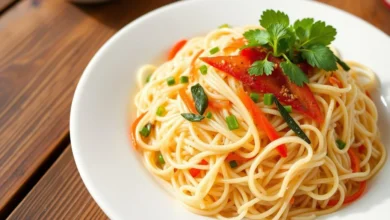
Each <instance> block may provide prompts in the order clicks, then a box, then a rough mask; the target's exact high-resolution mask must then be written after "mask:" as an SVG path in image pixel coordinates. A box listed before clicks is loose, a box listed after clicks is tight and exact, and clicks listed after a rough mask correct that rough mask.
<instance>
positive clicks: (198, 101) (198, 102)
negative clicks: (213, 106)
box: [191, 83, 209, 115]
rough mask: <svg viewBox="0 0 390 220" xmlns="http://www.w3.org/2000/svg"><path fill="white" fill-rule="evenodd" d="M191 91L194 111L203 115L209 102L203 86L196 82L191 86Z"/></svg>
mask: <svg viewBox="0 0 390 220" xmlns="http://www.w3.org/2000/svg"><path fill="white" fill-rule="evenodd" d="M191 93H192V97H193V98H194V101H195V108H196V111H198V113H199V114H201V115H203V113H204V112H205V111H206V108H207V106H208V104H209V100H208V98H207V95H206V93H205V91H204V89H203V87H202V86H201V85H200V84H199V83H198V84H196V85H194V86H192V87H191Z"/></svg>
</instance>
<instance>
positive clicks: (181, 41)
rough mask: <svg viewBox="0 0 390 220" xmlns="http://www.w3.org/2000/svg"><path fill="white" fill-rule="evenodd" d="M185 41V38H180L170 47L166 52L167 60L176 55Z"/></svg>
mask: <svg viewBox="0 0 390 220" xmlns="http://www.w3.org/2000/svg"><path fill="white" fill-rule="evenodd" d="M186 43H187V40H180V41H178V42H177V43H176V44H175V45H174V46H173V47H172V49H171V50H170V51H169V53H168V60H172V59H173V58H174V57H175V56H176V54H177V52H179V51H180V49H181V48H183V47H184V45H185V44H186Z"/></svg>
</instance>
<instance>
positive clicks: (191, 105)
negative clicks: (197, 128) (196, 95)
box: [179, 88, 197, 114]
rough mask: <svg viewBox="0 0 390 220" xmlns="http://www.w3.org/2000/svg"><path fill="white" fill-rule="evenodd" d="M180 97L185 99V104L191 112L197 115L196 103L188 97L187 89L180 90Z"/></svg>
mask: <svg viewBox="0 0 390 220" xmlns="http://www.w3.org/2000/svg"><path fill="white" fill-rule="evenodd" d="M179 95H180V97H181V99H183V102H184V103H185V104H186V106H187V108H188V109H189V110H190V112H192V113H194V114H196V112H197V111H196V109H195V103H194V101H193V100H192V99H191V98H190V97H189V96H188V95H187V93H186V90H185V88H181V89H179Z"/></svg>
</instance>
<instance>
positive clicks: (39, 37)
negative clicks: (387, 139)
mask: <svg viewBox="0 0 390 220" xmlns="http://www.w3.org/2000/svg"><path fill="white" fill-rule="evenodd" d="M173 1H174V0H122V1H121V0H116V1H113V2H111V3H107V4H101V5H89V6H87V5H74V4H71V3H69V2H68V1H66V0H50V1H45V0H19V1H17V0H0V42H1V43H0V219H5V218H7V217H8V218H9V219H64V218H65V219H107V217H106V216H105V215H104V213H103V212H102V211H101V210H100V208H99V207H98V206H97V205H96V203H95V202H94V201H93V199H92V198H91V196H90V195H89V193H88V192H87V191H86V189H85V187H84V184H83V183H82V181H81V179H80V176H79V174H78V172H77V169H76V166H75V163H74V160H73V156H72V152H71V148H70V140H69V111H70V104H71V101H72V97H73V93H74V90H75V88H76V85H77V82H78V79H79V77H80V75H81V73H82V71H83V70H84V68H85V67H86V65H87V63H88V62H89V60H90V59H91V58H92V56H93V55H94V53H95V52H96V51H97V50H98V49H99V47H100V46H102V44H103V43H104V42H105V41H106V40H107V39H108V38H110V37H111V36H112V35H113V34H114V33H115V32H117V31H118V30H119V29H120V28H121V27H123V26H124V25H125V24H127V23H129V22H131V21H132V20H134V19H136V18H137V17H139V16H140V15H142V14H144V13H146V12H148V11H150V10H153V9H155V8H157V7H160V6H162V5H165V4H168V3H171V2H173ZM321 1H322V2H325V3H328V4H330V5H333V6H335V7H338V8H341V9H343V10H346V11H348V12H350V13H353V14H355V15H357V16H359V17H361V18H363V19H365V20H367V21H368V22H370V23H372V24H373V25H375V26H376V27H378V28H379V29H381V30H383V31H384V32H386V33H387V34H390V23H389V22H390V11H389V10H388V9H386V8H385V7H384V6H383V5H382V2H381V0H321Z"/></svg>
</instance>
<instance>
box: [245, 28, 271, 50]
mask: <svg viewBox="0 0 390 220" xmlns="http://www.w3.org/2000/svg"><path fill="white" fill-rule="evenodd" d="M244 37H245V38H246V39H247V40H248V46H247V47H253V46H259V45H264V44H267V43H268V40H269V34H268V32H267V31H265V30H259V29H256V30H249V31H247V32H245V33H244Z"/></svg>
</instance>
